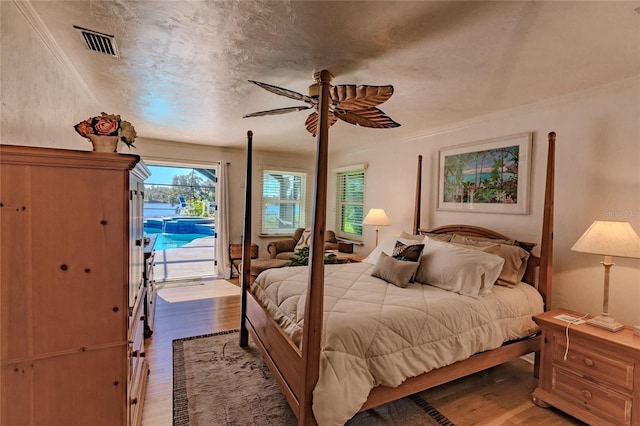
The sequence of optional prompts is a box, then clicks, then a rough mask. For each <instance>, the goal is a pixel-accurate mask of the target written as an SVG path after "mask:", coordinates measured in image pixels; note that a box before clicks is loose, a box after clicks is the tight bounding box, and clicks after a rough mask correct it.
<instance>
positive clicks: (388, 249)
mask: <svg viewBox="0 0 640 426" xmlns="http://www.w3.org/2000/svg"><path fill="white" fill-rule="evenodd" d="M396 241H400V242H401V243H404V244H406V245H412V244H415V240H405V239H404V238H397V237H389V238H385V239H384V240H382V241H380V243H379V244H378V246H377V247H376V248H375V249H373V251H372V252H371V253H369V256H367V257H366V258H364V259H363V260H362V262H364V263H369V264H371V265H375V264H376V263H377V262H378V257H379V256H380V253H383V252H384V253H386V254H388V255H389V256H391V255H392V254H393V249H394V248H395V246H396Z"/></svg>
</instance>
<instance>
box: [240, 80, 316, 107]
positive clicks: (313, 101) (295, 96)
mask: <svg viewBox="0 0 640 426" xmlns="http://www.w3.org/2000/svg"><path fill="white" fill-rule="evenodd" d="M249 81H250V82H251V83H253V84H255V85H257V86H259V87H262V88H263V89H264V90H267V91H269V92H271V93H275V94H276V95H280V96H286V97H287V98H291V99H295V100H297V101H303V102H307V103H309V104H311V105H316V104H317V103H318V101H317V100H316V99H313V98H311V97H309V96H307V95H303V94H302V93H298V92H294V91H293V90H289V89H283V88H282V87H278V86H273V85H271V84H267V83H261V82H259V81H255V80H249Z"/></svg>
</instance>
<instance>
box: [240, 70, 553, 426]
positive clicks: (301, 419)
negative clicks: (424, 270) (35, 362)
mask: <svg viewBox="0 0 640 426" xmlns="http://www.w3.org/2000/svg"><path fill="white" fill-rule="evenodd" d="M323 73H324V72H323ZM323 73H321V77H320V85H321V94H320V101H319V110H320V111H319V113H320V123H319V131H318V152H317V168H316V170H317V172H316V185H315V201H314V203H315V204H314V216H313V223H312V235H313V239H312V246H311V256H310V263H309V280H308V284H307V298H306V305H305V315H304V328H303V333H302V342H303V343H302V348H301V349H300V348H298V346H297V345H295V344H294V343H293V342H292V341H291V339H290V338H289V337H288V336H287V335H286V334H285V333H284V332H283V331H282V329H281V327H280V326H279V325H278V324H277V323H276V322H275V321H274V320H273V319H272V318H271V317H270V316H269V315H268V313H267V312H266V311H265V310H264V309H263V307H262V305H261V304H260V303H259V302H258V301H257V300H256V299H255V298H254V297H253V295H252V294H251V292H250V291H249V283H250V262H251V254H250V247H251V180H252V173H251V169H252V149H253V147H252V138H253V135H252V132H251V131H249V132H248V133H247V139H248V144H247V148H248V152H247V177H246V182H245V220H244V234H243V235H244V237H243V259H242V262H243V268H242V271H243V272H242V276H241V285H242V303H241V325H240V345H241V346H247V345H248V338H249V335H251V338H252V340H253V341H254V343H255V344H256V346H257V347H258V348H259V350H260V352H261V353H262V356H263V357H264V360H265V362H266V364H267V365H268V367H269V369H270V370H271V372H272V374H273V376H274V378H275V379H276V381H277V383H278V384H279V385H280V388H281V390H282V392H283V394H284V396H285V397H286V399H287V401H288V403H289V405H290V406H291V409H292V410H293V412H294V413H295V415H296V416H297V418H298V425H313V424H316V422H315V419H314V416H313V411H312V397H313V389H314V387H315V384H316V382H317V381H318V375H319V369H320V352H321V347H320V342H321V334H322V323H323V322H322V319H323V318H322V316H323V299H324V250H323V242H324V232H325V225H326V223H325V222H326V195H325V194H326V193H327V191H326V189H327V173H328V171H327V164H328V162H327V157H328V149H327V148H328V137H327V131H328V126H327V123H326V120H324V117H326V115H327V114H326V111H327V108H328V99H329V78H328V76H327V75H323ZM554 152H555V133H553V132H552V133H549V153H548V161H547V183H546V192H545V205H544V220H543V227H542V228H543V235H542V246H541V255H540V257H537V256H534V255H531V257H530V260H529V266H528V268H527V273H526V275H525V280H526V281H527V282H529V283H530V284H535V281H536V280H535V279H534V278H533V277H534V276H535V275H536V274H535V271H534V269H539V270H540V272H539V274H538V276H539V279H538V280H537V286H538V290H539V291H540V293H541V295H542V297H543V299H544V301H545V306H549V301H550V295H551V253H552V248H551V236H552V228H553V226H552V224H553V213H552V211H553V169H554ZM421 176H422V157H421V156H420V157H419V161H418V179H417V185H416V216H415V219H414V233H419V232H423V230H421V229H420V223H419V221H420V214H419V213H420V206H419V203H420V200H421V196H420V194H421ZM429 232H435V233H451V232H455V233H457V234H462V235H468V236H481V237H493V238H505V239H508V237H506V236H503V235H501V234H499V233H496V232H494V231H491V230H488V229H485V228H480V227H474V226H466V225H452V226H445V227H440V228H436V229H432V230H430V231H429ZM534 245H535V244H530V243H529V244H527V243H521V246H522V247H523V248H525V249H528V250H531V248H533V246H534ZM540 347H541V335H540V334H538V335H536V336H533V337H530V338H526V339H522V340H518V341H516V342H513V343H510V344H506V345H503V346H501V347H499V348H497V349H494V350H491V351H486V352H482V353H479V354H476V355H473V356H472V357H470V358H468V359H466V360H463V361H459V362H456V363H454V364H451V365H448V366H446V367H442V368H439V369H436V370H432V371H430V372H427V373H424V374H422V375H420V376H416V377H413V378H410V379H407V380H406V381H405V382H404V383H402V384H401V385H400V386H398V387H395V388H391V387H386V386H378V387H376V388H374V389H373V390H372V391H371V393H370V394H369V397H368V399H367V401H366V402H365V403H364V405H363V406H362V408H361V411H363V410H367V409H369V408H372V407H375V406H377V405H380V404H384V403H386V402H390V401H394V400H396V399H399V398H402V397H405V396H407V395H411V394H413V393H416V392H418V391H422V390H425V389H428V388H431V387H434V386H437V385H440V384H443V383H446V382H449V381H451V380H454V379H457V378H460V377H464V376H467V375H469V374H472V373H475V372H478V371H481V370H484V369H487V368H490V367H493V366H496V365H499V364H502V363H504V362H506V361H509V360H512V359H515V358H517V357H519V356H522V355H525V354H528V353H531V352H538V351H539V350H540Z"/></svg>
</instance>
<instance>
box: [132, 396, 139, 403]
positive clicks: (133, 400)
mask: <svg viewBox="0 0 640 426" xmlns="http://www.w3.org/2000/svg"><path fill="white" fill-rule="evenodd" d="M137 403H138V398H137V397H136V398H131V405H136V404H137Z"/></svg>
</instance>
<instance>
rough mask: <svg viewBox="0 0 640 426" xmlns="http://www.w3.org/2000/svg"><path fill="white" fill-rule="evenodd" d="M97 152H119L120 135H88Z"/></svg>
mask: <svg viewBox="0 0 640 426" xmlns="http://www.w3.org/2000/svg"><path fill="white" fill-rule="evenodd" d="M87 137H88V138H89V140H90V141H91V143H92V144H93V150H94V151H95V152H118V141H119V140H120V137H119V136H117V135H116V136H106V135H87Z"/></svg>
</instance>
